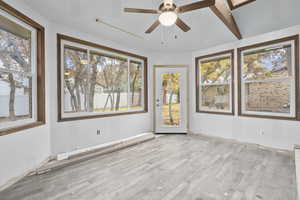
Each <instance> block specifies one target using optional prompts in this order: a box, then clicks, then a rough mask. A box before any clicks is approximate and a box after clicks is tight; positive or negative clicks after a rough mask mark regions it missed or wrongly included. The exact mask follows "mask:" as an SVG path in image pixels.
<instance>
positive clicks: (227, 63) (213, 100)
mask: <svg viewBox="0 0 300 200" xmlns="http://www.w3.org/2000/svg"><path fill="white" fill-rule="evenodd" d="M233 55H234V51H233V50H230V51H225V52H220V53H216V54H212V55H207V56H202V57H198V58H196V80H197V100H196V101H197V112H205V113H215V114H231V115H233V113H234V111H233V110H234V109H233V105H234V103H233V91H234V90H233V77H234V73H233V71H234V68H233Z"/></svg>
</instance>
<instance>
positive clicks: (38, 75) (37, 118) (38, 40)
mask: <svg viewBox="0 0 300 200" xmlns="http://www.w3.org/2000/svg"><path fill="white" fill-rule="evenodd" d="M0 10H1V15H3V16H4V17H7V18H8V19H10V20H12V21H13V22H14V23H16V24H19V25H21V26H22V27H25V28H26V29H28V30H30V31H32V33H33V35H32V36H31V38H32V41H31V45H32V46H31V48H32V50H31V53H32V55H31V59H32V60H31V61H32V63H31V65H32V66H33V67H32V72H31V74H32V77H33V80H32V81H33V84H32V86H33V88H32V97H33V98H32V104H33V105H32V114H33V116H32V118H31V119H24V120H17V121H15V122H7V124H8V126H7V127H4V128H1V129H0V136H3V135H8V134H11V133H15V132H18V131H21V130H25V129H29V128H34V127H37V126H40V125H43V124H45V29H44V27H43V26H41V25H40V24H38V23H37V22H35V21H34V20H32V19H31V18H29V17H27V16H26V15H24V14H22V13H21V12H19V11H18V10H16V9H15V8H13V7H11V6H10V5H8V4H7V3H5V2H3V1H0ZM34 82H35V83H36V84H34ZM34 97H35V98H34Z"/></svg>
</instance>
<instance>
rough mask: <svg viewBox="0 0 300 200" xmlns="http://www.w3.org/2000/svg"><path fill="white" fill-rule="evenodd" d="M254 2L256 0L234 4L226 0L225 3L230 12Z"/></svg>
mask: <svg viewBox="0 0 300 200" xmlns="http://www.w3.org/2000/svg"><path fill="white" fill-rule="evenodd" d="M254 1H256V0H247V1H245V2H243V3H239V4H235V3H234V0H227V3H228V6H229V8H230V10H234V9H237V8H239V7H242V6H244V5H246V4H249V3H252V2H254Z"/></svg>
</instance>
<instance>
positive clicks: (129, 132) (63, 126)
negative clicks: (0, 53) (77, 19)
mask: <svg viewBox="0 0 300 200" xmlns="http://www.w3.org/2000/svg"><path fill="white" fill-rule="evenodd" d="M50 30H51V32H50V33H49V40H50V41H51V45H50V46H49V53H48V55H47V56H48V59H49V62H51V63H50V65H51V66H52V70H51V72H50V79H51V83H52V84H51V86H50V88H49V89H50V93H51V100H50V104H51V105H50V107H51V108H53V109H51V110H50V120H51V130H50V132H51V135H50V137H51V154H52V155H57V154H60V153H65V152H71V151H75V150H78V149H82V148H88V147H92V146H96V145H100V144H104V143H107V142H112V141H117V140H121V139H125V138H128V137H132V136H136V135H139V134H141V133H144V132H150V131H152V125H151V115H150V113H149V112H148V113H143V114H133V115H123V116H117V117H105V118H97V119H88V120H80V121H71V122H57V45H56V35H57V33H60V34H65V35H69V36H72V37H76V38H80V39H82V40H86V41H90V42H94V43H97V44H101V45H105V46H109V47H112V48H115V49H120V50H123V51H127V52H130V53H135V54H138V55H142V56H146V57H148V59H149V61H150V57H149V55H148V54H147V53H146V52H144V51H142V50H136V49H129V48H126V47H124V46H121V45H119V44H117V43H114V42H112V41H107V40H102V39H100V38H98V37H95V36H92V35H90V34H88V33H85V32H82V31H78V30H72V29H71V28H68V27H66V26H60V25H57V24H54V23H51V27H50ZM149 66H150V64H149V65H148V70H149V69H150V67H149ZM150 73H151V71H150V70H149V73H148V77H150ZM149 83H151V82H149ZM149 91H150V90H149ZM149 106H150V104H149ZM149 109H151V107H149ZM97 129H100V132H101V134H100V135H97Z"/></svg>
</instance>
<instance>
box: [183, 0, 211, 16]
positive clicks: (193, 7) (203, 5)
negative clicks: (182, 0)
mask: <svg viewBox="0 0 300 200" xmlns="http://www.w3.org/2000/svg"><path fill="white" fill-rule="evenodd" d="M213 5H215V0H203V1H198V2H195V3H191V4H187V5H184V6H180V7H179V8H178V11H177V12H178V13H184V12H189V11H193V10H197V9H201V8H206V7H210V6H213Z"/></svg>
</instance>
